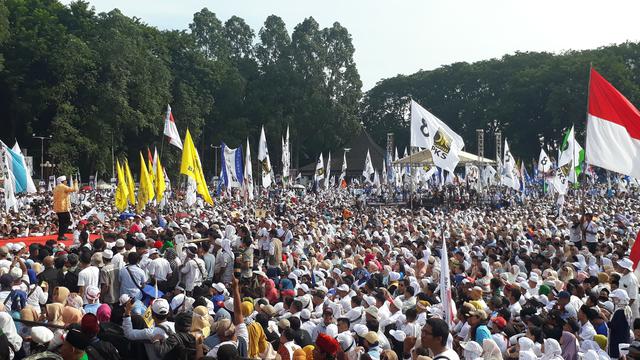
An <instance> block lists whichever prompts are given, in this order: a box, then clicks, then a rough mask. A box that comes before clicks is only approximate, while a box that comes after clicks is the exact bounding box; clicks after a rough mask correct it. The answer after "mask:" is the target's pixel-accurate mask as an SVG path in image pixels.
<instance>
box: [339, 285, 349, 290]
mask: <svg viewBox="0 0 640 360" xmlns="http://www.w3.org/2000/svg"><path fill="white" fill-rule="evenodd" d="M337 290H338V291H345V292H349V286H347V284H342V285H340V286H338V289H337Z"/></svg>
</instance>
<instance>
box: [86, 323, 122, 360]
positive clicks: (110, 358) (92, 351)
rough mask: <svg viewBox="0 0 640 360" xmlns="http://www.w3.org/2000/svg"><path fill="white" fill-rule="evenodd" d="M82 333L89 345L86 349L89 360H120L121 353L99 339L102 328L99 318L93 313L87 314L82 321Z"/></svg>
mask: <svg viewBox="0 0 640 360" xmlns="http://www.w3.org/2000/svg"><path fill="white" fill-rule="evenodd" d="M80 327H81V329H82V333H83V334H84V335H86V337H87V339H88V341H89V344H88V345H87V347H86V348H85V349H84V351H85V353H86V354H87V357H88V358H89V360H120V359H121V357H120V353H118V349H116V347H115V346H113V344H111V343H110V342H108V341H105V340H101V339H100V338H99V337H98V333H99V332H100V326H99V324H98V318H97V317H96V316H95V315H94V314H91V313H88V314H85V315H84V316H83V317H82V320H81V321H80Z"/></svg>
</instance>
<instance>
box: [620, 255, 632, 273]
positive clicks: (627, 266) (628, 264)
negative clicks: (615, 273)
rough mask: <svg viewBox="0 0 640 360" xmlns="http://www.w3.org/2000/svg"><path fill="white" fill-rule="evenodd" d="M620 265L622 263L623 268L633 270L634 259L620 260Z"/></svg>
mask: <svg viewBox="0 0 640 360" xmlns="http://www.w3.org/2000/svg"><path fill="white" fill-rule="evenodd" d="M618 265H620V267H621V268H623V269H627V270H629V271H633V261H631V260H630V259H629V258H624V259H620V260H618Z"/></svg>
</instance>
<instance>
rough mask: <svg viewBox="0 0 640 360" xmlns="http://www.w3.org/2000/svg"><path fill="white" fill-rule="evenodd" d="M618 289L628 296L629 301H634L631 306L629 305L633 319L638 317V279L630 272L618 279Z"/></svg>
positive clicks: (639, 315)
mask: <svg viewBox="0 0 640 360" xmlns="http://www.w3.org/2000/svg"><path fill="white" fill-rule="evenodd" d="M619 284H620V289H623V290H625V291H626V292H627V294H629V299H631V300H635V301H634V302H633V304H629V307H630V308H631V313H632V314H633V317H634V318H638V317H640V314H638V278H637V277H636V275H635V274H634V273H632V272H630V273H627V274H625V275H623V276H622V277H621V278H620V282H619Z"/></svg>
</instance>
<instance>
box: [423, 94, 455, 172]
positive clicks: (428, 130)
mask: <svg viewBox="0 0 640 360" xmlns="http://www.w3.org/2000/svg"><path fill="white" fill-rule="evenodd" d="M411 146H414V147H422V148H426V149H429V151H431V156H432V158H433V163H434V164H435V165H436V166H438V167H440V168H442V169H445V170H448V171H451V172H453V171H454V170H455V168H456V165H458V162H459V161H460V158H459V157H458V153H459V152H460V151H461V150H462V148H463V147H464V141H463V140H462V137H460V135H458V134H456V133H455V132H454V131H453V130H451V129H450V128H449V127H448V126H447V125H446V124H445V123H444V122H442V120H440V119H438V118H437V117H436V116H434V115H433V114H431V113H430V112H428V111H427V110H426V109H425V108H423V107H422V106H420V104H418V103H417V102H415V101H413V100H411Z"/></svg>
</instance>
